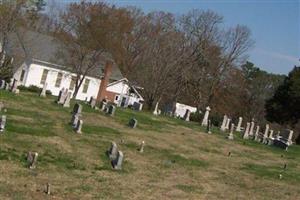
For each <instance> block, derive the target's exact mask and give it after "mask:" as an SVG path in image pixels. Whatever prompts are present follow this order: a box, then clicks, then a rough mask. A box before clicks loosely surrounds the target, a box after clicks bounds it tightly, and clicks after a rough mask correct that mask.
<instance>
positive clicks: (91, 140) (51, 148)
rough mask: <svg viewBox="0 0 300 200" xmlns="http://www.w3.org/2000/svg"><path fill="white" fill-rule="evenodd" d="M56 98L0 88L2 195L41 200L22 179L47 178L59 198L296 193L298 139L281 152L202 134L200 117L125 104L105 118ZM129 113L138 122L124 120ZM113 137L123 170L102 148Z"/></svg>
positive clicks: (290, 195)
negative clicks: (78, 127)
mask: <svg viewBox="0 0 300 200" xmlns="http://www.w3.org/2000/svg"><path fill="white" fill-rule="evenodd" d="M55 99H56V97H52V96H48V97H47V98H40V97H39V96H38V94H35V93H30V92H21V94H20V95H14V94H12V93H9V92H7V91H0V101H4V104H5V106H6V108H7V112H6V113H5V114H6V115H7V126H6V130H5V132H4V133H3V134H1V135H0V163H1V167H3V168H1V170H2V169H3V173H2V174H1V177H0V196H4V197H8V199H31V198H33V199H44V196H41V195H44V194H41V193H38V192H36V191H35V188H34V189H33V190H34V191H31V192H30V193H28V189H27V188H25V187H24V185H25V184H27V185H36V186H37V187H38V188H39V187H40V186H41V185H45V183H46V182H50V183H51V184H52V185H53V187H54V190H53V195H55V197H57V198H58V199H73V198H78V199H89V198H95V199H130V198H131V197H134V198H136V199H143V198H145V199H147V197H149V198H156V199H164V198H165V197H167V198H169V199H237V198H239V199H243V197H245V198H246V197H248V195H247V194H249V193H251V194H252V196H253V198H254V199H261V196H260V195H259V194H261V192H262V191H261V190H264V191H263V192H264V193H265V194H266V196H264V197H266V199H268V197H269V196H270V197H272V198H274V199H280V198H281V199H282V198H286V199H295V198H294V197H295V195H298V194H299V195H300V189H299V187H296V186H297V185H299V183H300V166H299V163H300V146H297V145H293V146H292V147H290V148H289V150H288V151H284V150H282V149H279V148H275V147H271V146H267V145H262V144H260V143H257V142H255V141H251V140H243V139H242V137H241V135H240V134H239V133H235V137H234V140H232V141H229V140H227V139H226V135H227V133H222V132H220V130H219V128H217V127H213V129H212V132H213V133H212V134H211V135H207V134H206V133H205V127H201V126H200V125H199V123H198V122H185V121H183V120H180V119H175V118H171V117H167V116H154V115H153V114H152V113H151V112H144V111H143V112H136V111H133V110H131V109H123V108H117V110H116V113H115V116H113V117H111V116H108V115H106V114H105V113H103V112H101V111H97V110H94V109H92V108H90V107H89V106H88V105H86V104H84V103H83V102H81V101H71V106H70V108H63V107H62V106H61V105H57V104H56V103H55ZM75 102H80V103H81V104H82V105H83V113H82V114H83V119H84V123H83V127H82V132H83V133H82V134H75V133H74V130H73V129H72V127H71V125H70V124H69V122H70V119H71V111H72V108H73V105H74V104H75ZM1 114H4V113H3V112H2V113H1ZM133 117H134V118H136V119H137V120H138V126H137V128H136V129H131V128H129V127H128V122H129V120H130V119H131V118H133ZM88 119H97V120H88ZM108 122H109V123H108ZM143 140H144V141H145V142H146V145H145V149H144V153H140V152H138V148H139V147H140V142H141V141H143ZM111 141H115V142H117V145H118V148H119V150H121V151H123V153H124V162H123V169H122V170H121V171H116V170H114V169H112V166H111V161H110V159H109V158H108V157H107V155H106V151H107V150H108V148H109V147H110V143H111ZM28 151H36V152H38V153H39V157H38V163H37V168H36V169H35V170H29V169H28V166H27V162H26V153H27V152H28ZM228 151H231V152H232V156H231V157H227V152H228ZM284 163H287V169H286V170H283V165H284ZM279 174H282V176H283V178H282V179H281V180H280V179H279V178H278V177H279ZM244 177H247V179H249V180H246V179H245V178H244ZM7 180H10V181H7ZM249 182H255V187H253V186H250V185H249V184H248V183H249ZM265 185H268V188H266V186H265ZM278 187H285V188H286V189H285V190H286V191H283V192H281V191H277V192H275V193H274V192H273V190H272V188H278ZM261 188H263V189H261ZM270 188H271V189H270ZM99 191H100V192H99ZM116 191H117V192H116ZM212 191H213V192H212ZM231 191H235V193H237V194H238V196H234V195H232V192H231ZM32 192H33V193H34V196H32V195H31V193H32ZM35 192H36V193H35ZM173 192H174V193H173ZM177 195H178V196H177ZM243 195H245V196H243ZM293 195H294V196H293Z"/></svg>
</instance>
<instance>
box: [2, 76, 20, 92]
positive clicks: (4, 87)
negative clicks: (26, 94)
mask: <svg viewBox="0 0 300 200" xmlns="http://www.w3.org/2000/svg"><path fill="white" fill-rule="evenodd" d="M0 90H8V91H10V92H13V93H15V94H19V93H20V90H19V89H18V80H16V79H13V80H12V83H11V84H9V83H7V82H6V81H5V80H0Z"/></svg>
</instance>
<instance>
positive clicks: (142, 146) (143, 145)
mask: <svg viewBox="0 0 300 200" xmlns="http://www.w3.org/2000/svg"><path fill="white" fill-rule="evenodd" d="M144 147H145V141H142V143H141V147H140V153H143V152H144Z"/></svg>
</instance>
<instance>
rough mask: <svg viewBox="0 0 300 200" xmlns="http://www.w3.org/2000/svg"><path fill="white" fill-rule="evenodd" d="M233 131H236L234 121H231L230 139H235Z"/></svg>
mask: <svg viewBox="0 0 300 200" xmlns="http://www.w3.org/2000/svg"><path fill="white" fill-rule="evenodd" d="M233 131H234V123H231V127H230V132H229V135H228V137H227V138H228V139H229V140H233Z"/></svg>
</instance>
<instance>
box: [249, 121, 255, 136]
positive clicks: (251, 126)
mask: <svg viewBox="0 0 300 200" xmlns="http://www.w3.org/2000/svg"><path fill="white" fill-rule="evenodd" d="M254 125H255V124H254V121H252V122H251V125H250V130H249V136H253V135H254Z"/></svg>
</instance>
